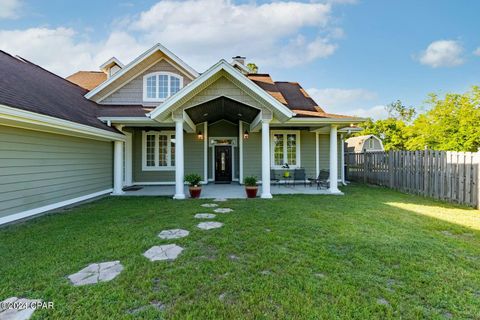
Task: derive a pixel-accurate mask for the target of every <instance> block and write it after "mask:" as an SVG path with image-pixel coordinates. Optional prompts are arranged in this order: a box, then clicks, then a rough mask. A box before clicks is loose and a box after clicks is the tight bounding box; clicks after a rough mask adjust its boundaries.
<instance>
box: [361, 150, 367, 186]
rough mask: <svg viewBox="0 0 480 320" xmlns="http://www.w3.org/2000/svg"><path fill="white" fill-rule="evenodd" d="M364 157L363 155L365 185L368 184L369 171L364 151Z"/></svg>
mask: <svg viewBox="0 0 480 320" xmlns="http://www.w3.org/2000/svg"><path fill="white" fill-rule="evenodd" d="M362 155H363V183H367V170H368V166H367V153H366V152H365V151H364V152H363V153H362Z"/></svg>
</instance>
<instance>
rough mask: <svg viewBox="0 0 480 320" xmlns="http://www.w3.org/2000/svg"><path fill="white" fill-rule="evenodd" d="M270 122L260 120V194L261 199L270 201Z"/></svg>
mask: <svg viewBox="0 0 480 320" xmlns="http://www.w3.org/2000/svg"><path fill="white" fill-rule="evenodd" d="M270 150H271V143H270V121H269V120H262V182H264V183H262V194H261V196H260V197H261V198H263V199H271V198H272V193H271V192H270V159H269V158H270Z"/></svg>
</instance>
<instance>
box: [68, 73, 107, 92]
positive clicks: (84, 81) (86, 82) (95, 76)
mask: <svg viewBox="0 0 480 320" xmlns="http://www.w3.org/2000/svg"><path fill="white" fill-rule="evenodd" d="M65 79H67V80H68V81H70V82H72V83H75V84H76V85H78V86H80V87H82V88H84V89H87V90H88V91H90V90H92V89H94V88H96V87H97V86H98V85H99V84H100V83H102V82H104V81H105V80H107V75H106V74H105V73H104V72H101V71H78V72H75V73H74V74H72V75H69V76H68V77H66V78H65Z"/></svg>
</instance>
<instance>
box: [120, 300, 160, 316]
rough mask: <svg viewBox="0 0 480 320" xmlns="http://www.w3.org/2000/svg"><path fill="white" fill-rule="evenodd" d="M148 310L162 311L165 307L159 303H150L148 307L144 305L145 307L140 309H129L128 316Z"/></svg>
mask: <svg viewBox="0 0 480 320" xmlns="http://www.w3.org/2000/svg"><path fill="white" fill-rule="evenodd" d="M150 308H154V309H155V310H157V311H162V310H163V309H165V305H164V304H163V303H161V302H159V301H156V300H154V301H150V304H149V305H146V306H141V307H138V308H135V309H131V310H129V311H128V313H129V314H137V313H140V312H144V311H145V310H148V309H150Z"/></svg>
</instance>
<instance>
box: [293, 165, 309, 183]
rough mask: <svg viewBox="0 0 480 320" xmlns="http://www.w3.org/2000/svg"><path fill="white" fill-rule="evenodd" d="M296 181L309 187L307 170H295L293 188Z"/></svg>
mask: <svg viewBox="0 0 480 320" xmlns="http://www.w3.org/2000/svg"><path fill="white" fill-rule="evenodd" d="M296 181H303V186H304V187H306V186H307V178H306V175H305V169H295V170H294V171H293V186H295V182H296Z"/></svg>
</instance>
